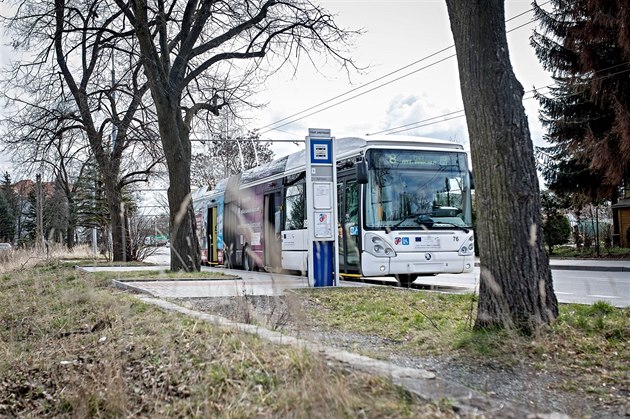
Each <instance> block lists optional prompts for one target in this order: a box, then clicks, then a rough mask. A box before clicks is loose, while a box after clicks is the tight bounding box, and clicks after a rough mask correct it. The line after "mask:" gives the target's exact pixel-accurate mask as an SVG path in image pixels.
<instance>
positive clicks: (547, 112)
mask: <svg viewBox="0 0 630 419" xmlns="http://www.w3.org/2000/svg"><path fill="white" fill-rule="evenodd" d="M545 3H549V2H545ZM534 8H535V16H536V18H537V19H538V20H539V21H540V24H541V27H542V31H540V32H538V31H537V32H535V34H534V36H533V37H532V40H531V42H532V46H533V47H534V49H535V51H536V54H537V55H538V57H539V59H540V60H541V61H542V63H543V65H544V67H545V68H546V69H547V70H549V71H551V72H552V73H553V77H554V79H555V81H556V83H557V87H555V88H552V89H551V90H550V92H549V93H548V94H546V95H543V94H538V99H539V101H540V104H541V116H540V119H541V121H542V123H543V125H544V126H545V127H546V128H547V130H548V132H547V135H546V136H545V139H546V140H547V141H548V142H549V143H550V144H551V146H549V147H544V148H541V149H539V150H538V155H539V157H543V167H542V172H543V176H544V178H545V180H546V181H547V183H548V185H549V187H550V189H551V190H553V191H555V192H557V193H575V192H578V193H579V194H582V195H586V196H587V197H589V198H590V200H591V201H592V200H595V199H596V198H598V197H599V198H607V199H611V200H612V201H613V202H616V199H617V191H618V189H619V187H620V186H621V185H622V184H623V183H624V182H628V180H629V179H630V112H629V110H630V78H629V77H628V73H629V72H630V62H629V58H630V32H629V31H628V25H627V22H628V21H630V3H629V2H628V1H626V0H575V1H567V0H552V1H551V10H550V11H545V10H544V9H543V8H542V7H541V6H540V5H538V4H536V3H535V4H534Z"/></svg>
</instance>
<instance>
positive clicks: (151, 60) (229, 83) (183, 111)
mask: <svg viewBox="0 0 630 419" xmlns="http://www.w3.org/2000/svg"><path fill="white" fill-rule="evenodd" d="M116 3H117V4H118V6H119V7H120V9H121V10H122V11H123V12H124V13H125V15H126V17H127V19H128V20H129V22H130V23H131V25H132V26H133V28H134V29H135V34H136V37H137V39H138V43H139V46H140V51H141V55H142V64H143V66H144V71H145V75H146V77H147V80H148V83H149V86H150V89H151V95H152V96H153V100H154V102H155V107H156V111H157V116H158V124H159V128H160V137H161V139H162V145H163V149H164V154H165V157H166V162H167V166H168V172H169V181H170V186H169V188H168V199H169V209H170V214H171V215H170V216H171V220H170V222H171V226H170V229H171V232H170V237H171V247H172V248H173V249H174V252H172V256H171V269H173V270H184V269H185V270H199V269H200V259H199V248H198V246H199V245H198V241H197V240H196V238H195V217H194V215H193V208H192V202H191V199H190V179H191V177H190V166H191V157H192V154H191V143H190V133H191V130H192V129H193V121H194V119H195V117H196V116H198V114H199V115H203V114H205V115H218V114H219V111H220V110H221V109H222V108H224V107H226V106H229V104H230V103H231V102H234V101H242V98H241V94H242V92H243V89H244V88H249V89H251V85H252V83H254V82H256V81H257V79H256V77H259V76H262V75H263V74H268V73H269V72H273V71H274V70H275V69H276V68H278V67H279V66H281V65H283V64H284V63H287V62H289V60H291V59H294V57H295V59H297V60H299V58H300V56H301V55H302V54H306V55H307V56H309V58H310V54H315V53H324V54H326V55H328V56H330V57H332V58H333V59H335V60H336V61H337V62H338V63H339V64H340V65H341V66H347V65H348V64H351V63H350V62H349V61H348V60H346V59H345V58H344V57H343V56H342V55H341V54H340V51H339V50H338V48H339V47H341V46H342V45H344V44H345V43H346V42H347V41H348V37H349V36H350V35H351V32H349V31H345V30H342V29H340V28H339V27H338V26H337V25H336V24H335V22H334V20H333V18H332V16H331V15H330V14H328V13H327V12H326V11H325V10H324V9H322V8H320V7H318V6H315V5H313V4H312V3H311V2H310V1H308V0H284V1H279V0H238V1H230V2H224V1H215V0H188V1H185V2H181V1H180V2H177V1H170V2H169V1H165V0H158V1H156V2H150V1H147V0H135V1H126V0H116ZM239 62H240V63H241V64H240V66H239V65H238V64H237V63H239ZM274 63H275V64H274ZM250 91H251V90H250ZM175 255H178V257H175Z"/></svg>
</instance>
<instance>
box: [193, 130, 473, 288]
mask: <svg viewBox="0 0 630 419" xmlns="http://www.w3.org/2000/svg"><path fill="white" fill-rule="evenodd" d="M334 147H335V154H336V165H337V210H338V231H339V233H338V234H339V251H338V258H339V273H340V276H348V277H353V276H354V277H359V276H362V277H382V276H395V277H396V278H397V279H398V281H400V282H401V283H405V284H408V283H410V282H413V281H414V280H415V279H416V278H417V277H418V276H421V275H434V274H439V273H462V272H471V271H472V270H473V268H474V250H473V249H474V246H473V240H474V238H473V232H472V228H471V225H472V211H471V189H472V187H473V186H472V181H471V177H470V171H469V168H468V158H467V155H466V153H465V152H464V150H463V147H462V146H461V145H460V144H456V143H452V142H449V141H445V140H437V139H430V138H421V137H410V136H369V137H366V138H355V137H351V138H340V139H335V140H334ZM305 162H306V157H305V152H304V150H302V151H299V152H297V153H294V154H292V155H289V156H285V157H282V158H280V159H278V160H274V161H272V162H270V163H268V164H265V165H261V166H258V167H255V168H252V169H249V170H247V171H245V172H243V173H240V174H238V175H234V176H231V177H230V178H228V179H224V180H222V181H220V182H219V183H218V184H217V185H216V187H215V188H214V189H212V190H206V189H205V188H201V189H198V190H196V191H195V192H194V194H193V205H194V208H195V214H196V222H197V229H198V237H199V241H200V245H201V249H202V250H201V252H202V254H201V259H202V262H203V263H205V264H211V265H223V266H225V267H231V268H241V269H245V270H259V269H260V270H267V271H270V272H276V271H283V270H288V271H301V272H305V271H306V270H307V269H308V266H307V260H308V253H307V248H308V246H307V230H306V221H305V220H306V214H305V211H304V207H305V199H306V198H305V195H306V194H305V178H306V176H305Z"/></svg>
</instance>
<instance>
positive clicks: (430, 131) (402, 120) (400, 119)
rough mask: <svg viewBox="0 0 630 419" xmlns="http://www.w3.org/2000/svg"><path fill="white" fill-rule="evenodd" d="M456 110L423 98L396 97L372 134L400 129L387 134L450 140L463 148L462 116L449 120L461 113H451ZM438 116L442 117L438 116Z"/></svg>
mask: <svg viewBox="0 0 630 419" xmlns="http://www.w3.org/2000/svg"><path fill="white" fill-rule="evenodd" d="M460 109H461V108H457V109H456V108H452V109H448V108H444V107H442V106H439V105H437V104H435V103H434V102H433V101H431V100H430V99H429V97H428V96H426V95H421V96H418V95H412V94H408V95H397V96H396V97H394V98H393V99H392V101H391V102H390V103H389V105H388V106H387V110H386V113H385V115H384V116H383V119H382V120H381V122H380V123H379V128H378V129H376V131H375V132H377V131H382V130H386V129H392V128H396V127H400V128H399V129H392V131H390V132H392V133H396V131H400V132H398V133H397V134H401V135H418V136H423V137H433V138H440V139H444V140H454V141H457V142H459V143H461V144H464V145H466V144H468V129H467V127H466V120H465V118H463V117H459V118H453V117H457V116H459V115H463V113H461V114H459V113H457V114H452V113H453V112H456V111H459V110H460ZM448 114H451V115H448ZM442 115H445V116H443V117H440V116H442ZM436 117H440V118H436ZM432 118H435V119H432ZM450 118H453V119H450ZM421 121H425V122H421ZM416 123H417V124H416Z"/></svg>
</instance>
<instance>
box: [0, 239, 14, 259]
mask: <svg viewBox="0 0 630 419" xmlns="http://www.w3.org/2000/svg"><path fill="white" fill-rule="evenodd" d="M12 252H13V246H11V243H0V262H7V261H8V260H9V257H10V256H11V253H12Z"/></svg>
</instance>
